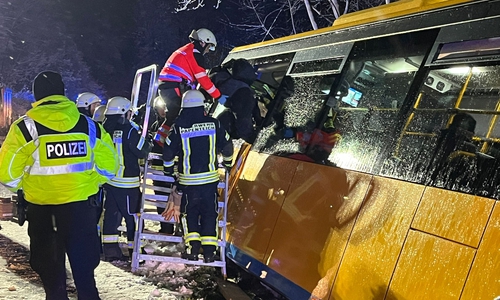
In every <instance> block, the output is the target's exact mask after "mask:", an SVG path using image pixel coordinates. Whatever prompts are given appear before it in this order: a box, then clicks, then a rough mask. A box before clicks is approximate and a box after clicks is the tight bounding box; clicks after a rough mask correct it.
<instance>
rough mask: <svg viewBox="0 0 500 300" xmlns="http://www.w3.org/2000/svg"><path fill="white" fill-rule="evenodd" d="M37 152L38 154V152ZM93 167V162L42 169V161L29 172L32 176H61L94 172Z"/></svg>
mask: <svg viewBox="0 0 500 300" xmlns="http://www.w3.org/2000/svg"><path fill="white" fill-rule="evenodd" d="M35 152H38V150H37V151H35ZM93 167H94V164H93V163H91V162H85V163H78V164H70V165H64V166H52V167H40V161H35V163H34V164H33V166H31V168H30V170H29V174H31V175H60V174H69V173H76V172H84V171H88V170H92V169H93ZM96 169H97V167H96ZM98 172H99V171H98ZM113 175H114V174H113ZM112 177H113V176H111V177H110V178H112Z"/></svg>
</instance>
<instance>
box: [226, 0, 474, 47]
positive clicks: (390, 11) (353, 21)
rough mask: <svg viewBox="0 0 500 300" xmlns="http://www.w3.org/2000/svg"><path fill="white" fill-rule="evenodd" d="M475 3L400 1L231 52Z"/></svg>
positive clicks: (463, 1) (441, 0)
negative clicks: (326, 24) (328, 25)
mask: <svg viewBox="0 0 500 300" xmlns="http://www.w3.org/2000/svg"><path fill="white" fill-rule="evenodd" d="M467 2H473V0H400V1H397V2H393V3H390V4H385V5H382V6H378V7H373V8H369V9H364V10H361V11H357V12H353V13H349V14H346V15H342V16H340V17H339V18H338V19H337V20H335V22H334V23H333V25H332V26H330V27H325V28H321V29H317V30H312V31H307V32H303V33H299V34H294V35H290V36H286V37H282V38H278V39H274V40H268V41H264V42H260V43H254V44H250V45H245V46H240V47H235V48H234V49H233V50H231V52H239V51H244V50H248V49H252V48H258V47H262V46H266V45H271V44H277V43H281V42H285V41H291V40H296V39H300V38H304V37H311V36H315V35H320V34H323V33H326V32H331V31H335V30H338V29H344V28H348V27H355V26H360V25H365V24H370V23H374V22H378V21H383V20H389V19H394V18H398V17H404V16H408V15H413V14H418V13H423V12H426V11H431V10H435V9H439V8H444V7H447V6H452V5H457V4H462V3H467Z"/></svg>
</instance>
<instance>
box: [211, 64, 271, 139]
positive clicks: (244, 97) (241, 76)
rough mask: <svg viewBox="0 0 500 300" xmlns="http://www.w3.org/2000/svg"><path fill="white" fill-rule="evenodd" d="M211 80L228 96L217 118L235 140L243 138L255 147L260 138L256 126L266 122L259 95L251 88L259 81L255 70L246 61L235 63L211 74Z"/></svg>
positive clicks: (225, 97)
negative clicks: (256, 96)
mask: <svg viewBox="0 0 500 300" xmlns="http://www.w3.org/2000/svg"><path fill="white" fill-rule="evenodd" d="M209 77H210V79H212V81H213V82H214V83H215V85H216V86H217V88H218V89H219V90H220V92H221V93H222V95H224V97H221V99H220V100H219V101H218V103H219V104H220V105H218V108H217V109H216V110H215V112H214V115H213V116H214V117H215V118H217V119H218V120H219V121H220V122H221V124H222V126H223V127H224V128H225V129H226V131H227V132H228V133H229V135H230V136H231V138H233V139H239V138H241V139H243V140H245V142H247V143H250V144H252V143H253V142H254V140H255V138H256V135H257V132H256V126H258V125H260V123H261V122H262V118H261V116H260V110H259V107H258V105H257V99H256V98H255V93H254V91H253V90H252V88H251V87H250V86H251V85H252V83H253V82H254V81H255V80H256V79H257V74H256V73H255V70H254V68H253V66H252V65H251V64H250V63H249V62H248V61H247V60H246V59H244V58H240V59H236V60H231V61H230V62H229V63H227V64H225V65H224V66H221V67H220V68H218V69H217V70H216V71H215V72H211V74H210V75H209ZM220 108H222V109H220Z"/></svg>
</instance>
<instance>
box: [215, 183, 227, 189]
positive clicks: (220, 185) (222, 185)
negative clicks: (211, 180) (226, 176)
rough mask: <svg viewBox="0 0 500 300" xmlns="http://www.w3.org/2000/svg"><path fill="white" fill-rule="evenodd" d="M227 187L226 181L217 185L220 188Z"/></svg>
mask: <svg viewBox="0 0 500 300" xmlns="http://www.w3.org/2000/svg"><path fill="white" fill-rule="evenodd" d="M225 187H226V184H225V183H224V182H219V184H218V185H217V188H219V189H223V188H225Z"/></svg>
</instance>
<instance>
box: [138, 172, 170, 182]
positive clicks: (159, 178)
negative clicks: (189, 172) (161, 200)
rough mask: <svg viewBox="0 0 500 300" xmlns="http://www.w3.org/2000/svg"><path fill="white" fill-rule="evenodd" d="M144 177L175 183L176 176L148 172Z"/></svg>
mask: <svg viewBox="0 0 500 300" xmlns="http://www.w3.org/2000/svg"><path fill="white" fill-rule="evenodd" d="M144 179H151V180H156V181H163V182H169V183H174V178H173V177H172V176H165V175H159V174H151V173H147V174H144Z"/></svg>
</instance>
